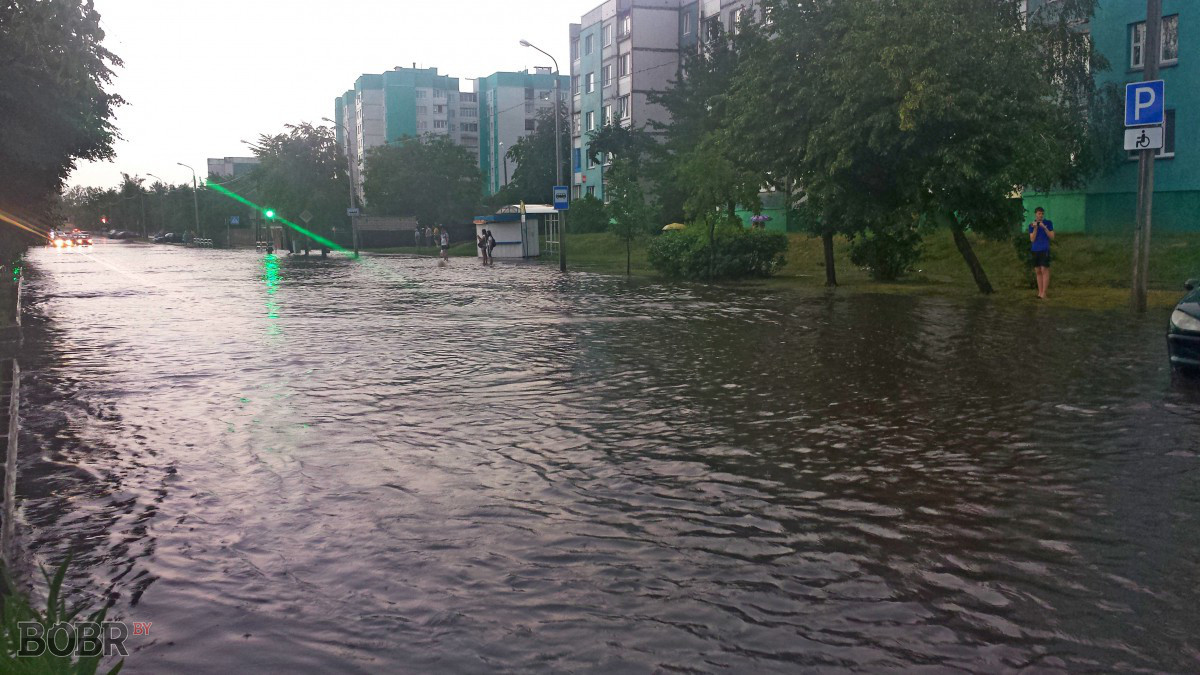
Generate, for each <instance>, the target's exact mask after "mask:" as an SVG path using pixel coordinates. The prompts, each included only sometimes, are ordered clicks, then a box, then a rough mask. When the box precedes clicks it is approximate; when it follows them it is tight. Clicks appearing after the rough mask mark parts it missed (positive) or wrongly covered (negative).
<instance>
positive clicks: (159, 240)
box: [154, 232, 183, 244]
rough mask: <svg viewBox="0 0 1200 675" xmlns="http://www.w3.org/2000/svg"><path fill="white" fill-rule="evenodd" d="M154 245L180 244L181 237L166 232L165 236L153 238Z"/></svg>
mask: <svg viewBox="0 0 1200 675" xmlns="http://www.w3.org/2000/svg"><path fill="white" fill-rule="evenodd" d="M154 243H156V244H180V243H183V237H182V236H181V235H178V234H175V233H174V232H167V233H166V234H160V235H158V236H157V237H155V238H154Z"/></svg>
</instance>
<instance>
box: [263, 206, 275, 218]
mask: <svg viewBox="0 0 1200 675" xmlns="http://www.w3.org/2000/svg"><path fill="white" fill-rule="evenodd" d="M263 215H264V216H266V217H267V220H271V219H272V218H274V217H275V209H264V210H263Z"/></svg>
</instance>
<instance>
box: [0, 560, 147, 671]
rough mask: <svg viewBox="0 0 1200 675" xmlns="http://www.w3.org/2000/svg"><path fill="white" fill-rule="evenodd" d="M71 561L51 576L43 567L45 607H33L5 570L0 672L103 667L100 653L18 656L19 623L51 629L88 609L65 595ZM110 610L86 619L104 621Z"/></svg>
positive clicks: (117, 666) (82, 669)
mask: <svg viewBox="0 0 1200 675" xmlns="http://www.w3.org/2000/svg"><path fill="white" fill-rule="evenodd" d="M70 562H71V561H70V558H68V559H67V560H66V561H64V562H63V563H62V564H61V565H59V567H58V569H57V570H56V571H55V573H54V576H50V573H49V572H47V571H46V570H45V569H43V570H42V576H43V577H44V578H45V580H46V585H47V587H48V588H47V595H46V609H45V610H39V609H36V608H34V606H33V604H32V603H31V602H30V601H29V597H28V596H27V595H26V594H25V593H23V592H21V590H20V589H18V588H17V586H16V584H14V583H13V581H12V579H11V578H10V577H9V575H8V572H7V571H5V572H4V582H5V587H6V595H4V597H3V598H2V600H3V604H4V612H3V622H2V623H0V672H3V673H11V674H12V675H49V674H52V673H53V674H55V675H94V674H95V673H96V671H97V669H98V668H99V667H100V659H101V656H91V657H80V658H78V659H75V658H73V657H71V656H55V655H53V654H51V653H50V652H49V651H47V652H46V653H44V654H42V655H41V656H36V657H33V656H17V651H18V650H19V649H20V640H21V633H20V629H19V624H20V623H22V622H26V621H36V622H38V623H40V624H42V626H44V627H45V628H47V629H49V628H50V627H52V626H55V625H58V624H60V623H71V622H74V621H76V620H78V619H79V617H80V615H82V614H83V611H84V609H86V607H85V605H83V604H78V605H75V606H74V607H68V606H67V601H66V599H65V598H64V597H63V580H64V579H65V578H66V574H67V567H68V566H69V565H70ZM107 611H108V610H107V609H106V608H101V609H98V610H96V611H94V612H92V613H91V614H88V615H87V617H86V618H85V619H83V620H84V621H87V622H94V623H100V622H102V621H104V618H105V616H106V614H107ZM72 651H73V649H72ZM124 663H125V662H124V660H122V661H120V662H119V663H117V665H115V666H113V668H112V669H111V670H109V671H108V675H116V674H117V673H118V672H120V670H121V666H123V665H124Z"/></svg>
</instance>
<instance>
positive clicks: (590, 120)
mask: <svg viewBox="0 0 1200 675" xmlns="http://www.w3.org/2000/svg"><path fill="white" fill-rule="evenodd" d="M585 121H586V125H585V126H584V127H583V130H584V131H592V130H594V129H595V128H596V113H594V112H589V113H588V114H587V117H586V118H585Z"/></svg>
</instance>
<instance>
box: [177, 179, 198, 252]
mask: <svg viewBox="0 0 1200 675" xmlns="http://www.w3.org/2000/svg"><path fill="white" fill-rule="evenodd" d="M175 163H176V164H178V165H179V166H182V167H183V168H185V169H187V170H189V171H191V172H192V209H193V213H194V214H195V216H196V234H200V198H199V197H197V196H196V193H197V192H198V191H199V190H200V186H199V185H197V184H196V170H195V169H193V168H192V167H190V166H188V165H187V164H184V163H183V162H175ZM195 236H196V235H195V234H193V235H192V237H193V238H195Z"/></svg>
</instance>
